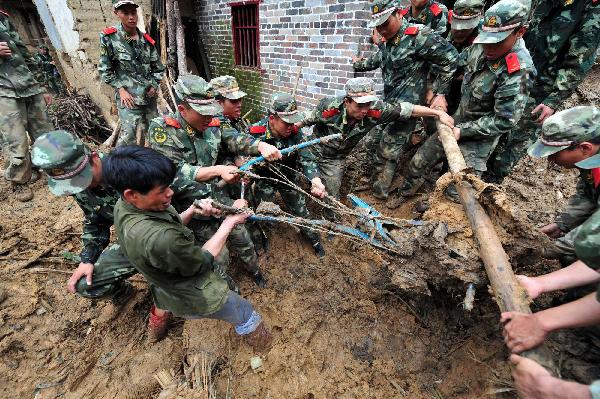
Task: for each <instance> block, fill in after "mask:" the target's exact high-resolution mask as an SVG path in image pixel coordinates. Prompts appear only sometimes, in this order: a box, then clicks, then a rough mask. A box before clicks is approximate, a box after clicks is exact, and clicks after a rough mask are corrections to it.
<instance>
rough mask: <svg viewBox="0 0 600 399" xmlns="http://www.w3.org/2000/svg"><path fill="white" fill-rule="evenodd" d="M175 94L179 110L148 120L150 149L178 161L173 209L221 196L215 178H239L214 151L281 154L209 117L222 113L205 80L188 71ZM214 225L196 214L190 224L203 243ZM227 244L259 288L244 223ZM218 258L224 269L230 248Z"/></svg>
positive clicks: (260, 281) (261, 280) (260, 278)
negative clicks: (216, 192) (218, 161)
mask: <svg viewBox="0 0 600 399" xmlns="http://www.w3.org/2000/svg"><path fill="white" fill-rule="evenodd" d="M175 95H176V97H177V99H178V101H179V104H178V105H177V109H178V112H176V113H175V114H172V115H168V116H165V117H160V118H155V119H154V120H153V121H152V123H151V124H150V129H149V133H148V141H149V143H150V146H151V147H152V148H154V149H156V150H157V151H158V152H160V153H162V154H163V155H165V156H167V157H168V158H170V159H171V160H173V161H174V162H175V164H176V165H177V177H176V178H175V181H174V183H173V186H172V188H173V190H174V191H175V196H174V200H173V204H174V206H175V208H176V209H177V210H178V211H180V210H181V209H185V208H187V207H188V206H190V205H191V204H192V203H193V202H194V201H195V200H197V199H202V198H208V197H213V198H214V197H215V196H216V198H215V199H217V200H223V199H224V198H223V196H222V195H220V194H219V195H215V193H214V187H213V183H216V180H217V179H219V178H220V179H223V180H225V182H226V183H229V184H231V183H237V182H238V181H239V177H238V176H237V175H236V174H235V171H236V170H237V168H236V167H235V166H232V165H217V156H218V155H219V152H221V151H225V150H226V151H231V152H233V153H236V154H240V153H241V154H247V155H259V154H260V155H263V156H265V158H266V159H267V160H277V159H280V158H281V153H280V152H279V150H277V148H275V147H273V146H272V145H270V144H267V143H264V142H261V141H260V140H258V139H255V138H253V137H251V136H249V135H246V134H241V133H239V132H237V131H236V130H235V129H233V128H231V127H230V126H227V125H226V124H224V125H223V126H222V125H221V123H220V121H219V119H216V118H213V116H214V115H217V114H219V113H221V112H222V108H221V106H220V105H219V104H218V103H217V101H216V99H215V96H216V92H215V90H214V89H213V87H212V86H211V85H210V84H208V83H207V82H206V81H205V80H204V79H202V78H200V77H198V76H193V75H186V76H182V77H180V78H179V80H178V81H177V84H176V85H175ZM238 204H239V202H238ZM234 205H235V203H234ZM218 224H219V223H218V221H216V220H215V219H214V218H195V219H194V220H192V221H191V222H190V224H189V226H190V228H191V229H192V230H193V231H194V233H195V234H196V237H197V238H198V240H199V241H201V242H204V241H206V240H208V239H209V238H210V237H212V235H213V234H214V232H215V231H216V228H218ZM229 247H230V248H231V249H232V250H234V251H236V252H237V254H238V257H239V258H240V260H241V261H242V263H243V264H244V267H245V268H246V269H247V270H248V271H249V272H250V273H252V275H253V278H254V281H255V282H256V283H257V284H258V285H259V286H264V284H265V280H264V277H263V275H262V273H261V272H260V269H259V267H258V257H257V255H256V251H255V249H254V244H253V243H252V239H251V238H250V235H249V233H248V232H247V230H246V229H245V228H244V227H243V226H236V228H235V229H234V231H233V232H232V233H231V235H230V240H229ZM217 261H218V264H219V265H221V267H222V268H223V269H224V270H225V269H226V266H227V264H228V262H229V252H228V251H227V250H224V251H222V252H221V254H220V255H219V258H218V259H217Z"/></svg>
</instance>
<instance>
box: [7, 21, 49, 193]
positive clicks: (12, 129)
mask: <svg viewBox="0 0 600 399" xmlns="http://www.w3.org/2000/svg"><path fill="white" fill-rule="evenodd" d="M43 81H44V79H43V72H42V71H41V70H40V68H39V66H38V65H37V63H36V62H35V60H34V59H33V56H32V55H31V54H30V53H29V51H28V50H27V47H26V46H25V43H23V41H22V40H21V38H20V37H19V34H18V33H17V31H16V29H15V28H14V26H13V25H12V24H11V22H10V20H9V15H8V14H7V13H5V12H4V11H2V10H0V131H1V132H2V147H3V150H4V161H5V170H4V178H5V179H6V180H8V181H10V182H11V186H12V191H13V195H14V196H15V198H16V199H17V200H18V201H29V200H31V199H32V198H33V192H32V191H31V189H30V188H29V186H28V185H27V183H28V182H29V180H30V179H31V176H32V174H31V157H30V153H29V139H30V138H31V140H32V141H34V140H35V139H36V138H38V137H39V136H40V135H41V134H43V133H46V132H49V131H50V130H53V129H54V128H53V126H52V123H51V122H50V120H49V118H48V113H47V112H46V104H49V103H50V102H51V101H52V97H51V96H50V95H49V94H47V93H46V88H45V87H43V86H41V85H40V82H43ZM28 134H29V135H28Z"/></svg>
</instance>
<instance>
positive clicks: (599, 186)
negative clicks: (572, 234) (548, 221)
mask: <svg viewBox="0 0 600 399" xmlns="http://www.w3.org/2000/svg"><path fill="white" fill-rule="evenodd" d="M594 176H596V177H594ZM599 206H600V168H598V169H579V180H578V182H577V189H576V192H575V195H573V196H572V197H571V198H570V199H569V204H568V205H567V208H566V209H565V210H564V212H562V213H561V214H560V215H559V216H558V218H557V219H556V223H557V224H558V227H559V228H560V230H561V231H563V232H565V233H566V232H568V231H570V230H572V229H574V228H575V227H577V226H579V225H580V224H582V223H583V222H585V221H586V220H587V219H588V218H589V217H590V216H592V214H594V213H595V212H596V210H598V208H599Z"/></svg>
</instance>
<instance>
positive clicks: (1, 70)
mask: <svg viewBox="0 0 600 399" xmlns="http://www.w3.org/2000/svg"><path fill="white" fill-rule="evenodd" d="M0 42H6V43H8V46H9V47H10V50H11V51H12V55H11V56H10V57H0V97H12V98H24V97H31V96H34V95H36V94H40V93H44V92H45V91H46V89H45V88H44V87H43V86H41V85H40V84H41V83H43V82H44V74H43V71H42V70H41V68H40V67H39V64H38V63H37V62H36V61H35V59H34V58H33V56H32V55H31V53H30V52H29V50H27V46H25V43H24V42H23V40H21V37H20V36H19V34H18V33H17V30H16V29H15V27H14V26H13V25H12V23H11V22H10V20H9V17H8V14H6V13H5V12H3V11H1V10H0Z"/></svg>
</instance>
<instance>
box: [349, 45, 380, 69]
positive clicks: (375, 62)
mask: <svg viewBox="0 0 600 399" xmlns="http://www.w3.org/2000/svg"><path fill="white" fill-rule="evenodd" d="M352 66H353V67H354V70H355V71H358V72H366V71H372V70H375V69H377V68H379V67H380V66H381V47H379V49H378V50H377V52H376V53H375V54H372V55H371V56H370V57H368V58H365V59H362V60H359V61H356V62H355V63H353V64H352Z"/></svg>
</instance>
